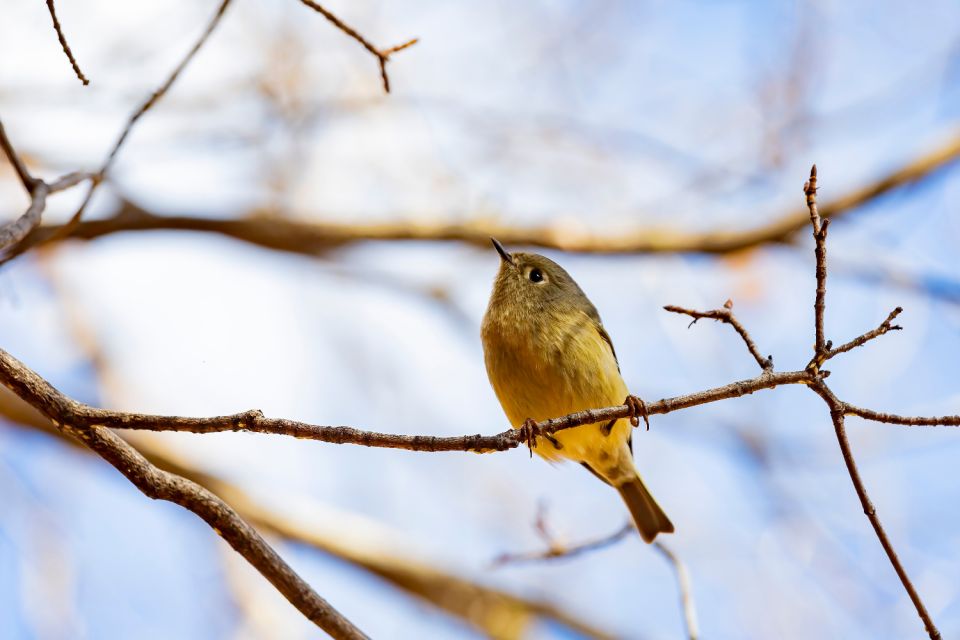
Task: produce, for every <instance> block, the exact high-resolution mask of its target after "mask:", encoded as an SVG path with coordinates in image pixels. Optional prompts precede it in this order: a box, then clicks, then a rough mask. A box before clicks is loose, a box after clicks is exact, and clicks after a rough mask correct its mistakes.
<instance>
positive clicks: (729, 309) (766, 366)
mask: <svg viewBox="0 0 960 640" xmlns="http://www.w3.org/2000/svg"><path fill="white" fill-rule="evenodd" d="M664 309H665V310H667V311H669V312H671V313H681V314H684V315H688V316H690V317H691V318H693V321H692V322H691V323H690V324H689V325H688V326H689V327H692V326H693V325H694V324H696V322H697V320H700V319H701V318H709V319H711V320H717V321H718V322H725V323H726V324H729V325H730V326H731V327H733V328H734V330H735V331H736V332H737V333H738V334H740V337H741V338H743V342H744V344H746V345H747V350H748V351H749V352H750V355H752V356H753V359H754V360H756V361H757V364H758V365H760V369H762V370H763V371H773V356H767V357H766V358H764V357H763V356H762V355H760V350H759V349H757V345H756V344H755V343H754V342H753V338H751V337H750V334H749V333H748V332H747V330H746V329H745V328H744V326H743V325H742V324H740V321H739V320H737V317H736V316H735V315H733V301H731V300H727V301H726V302H725V303H724V305H723V308H722V309H713V310H711V311H695V310H693V309H685V308H684V307H678V306H676V305H672V304H669V305H667V306H665V307H664Z"/></svg>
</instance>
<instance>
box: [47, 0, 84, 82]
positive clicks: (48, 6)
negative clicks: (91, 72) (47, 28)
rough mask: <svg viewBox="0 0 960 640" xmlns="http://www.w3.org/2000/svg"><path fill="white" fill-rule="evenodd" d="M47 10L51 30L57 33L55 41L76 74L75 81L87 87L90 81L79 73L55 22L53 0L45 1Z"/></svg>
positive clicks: (61, 32)
mask: <svg viewBox="0 0 960 640" xmlns="http://www.w3.org/2000/svg"><path fill="white" fill-rule="evenodd" d="M47 9H48V10H49V11H50V19H51V20H53V29H54V31H56V32H57V39H58V40H60V47H61V48H62V49H63V52H64V53H65V54H66V56H67V60H69V61H70V66H71V67H73V72H74V73H75V74H77V79H79V80H80V82H82V83H83V85H84V86H87V85H88V84H90V80H88V79H87V76H85V75H83V71H80V65H79V64H77V60H76V58H74V57H73V51H71V50H70V45H68V44H67V37H66V36H65V35H63V29H61V28H60V21H59V20H57V12H56V9H54V6H53V0H47Z"/></svg>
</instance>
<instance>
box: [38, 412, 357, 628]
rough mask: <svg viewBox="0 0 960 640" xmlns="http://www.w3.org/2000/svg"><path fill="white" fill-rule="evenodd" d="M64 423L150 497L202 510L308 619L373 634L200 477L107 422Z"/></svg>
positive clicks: (207, 520) (71, 432)
mask: <svg viewBox="0 0 960 640" xmlns="http://www.w3.org/2000/svg"><path fill="white" fill-rule="evenodd" d="M51 418H52V419H54V418H53V417H52V416H51ZM54 422H55V424H56V419H54ZM60 428H61V429H62V430H63V431H64V432H66V433H68V434H70V435H71V436H73V437H74V438H77V439H78V440H80V441H81V442H82V443H83V444H84V445H86V446H87V447H88V448H90V449H91V450H92V451H94V452H95V453H96V454H97V455H99V456H100V457H101V458H103V459H104V460H106V461H107V462H109V463H110V464H111V465H113V466H114V467H115V468H116V469H117V470H118V471H119V472H120V473H122V474H123V475H124V476H126V478H127V479H128V480H129V481H130V482H132V483H133V484H134V485H135V486H136V487H137V488H138V489H140V491H141V492H143V494H144V495H146V496H147V497H149V498H153V499H155V500H166V501H168V502H173V503H174V504H178V505H180V506H182V507H183V508H185V509H187V510H189V511H192V512H193V513H195V514H197V515H198V516H200V518H201V519H203V520H204V521H205V522H206V523H207V524H208V525H210V527H211V528H212V529H213V530H214V531H216V532H217V533H218V534H219V535H220V536H221V537H222V538H223V539H224V540H225V541H226V542H227V543H228V544H229V545H230V546H231V547H233V548H234V550H235V551H236V552H237V553H239V554H240V555H241V556H243V557H244V558H245V559H246V560H247V562H249V563H250V564H251V565H253V567H254V568H256V569H257V571H259V572H260V573H261V574H262V575H263V577H265V578H266V579H267V580H269V581H270V583H271V584H272V585H273V586H274V587H276V589H277V591H279V592H280V593H282V594H283V596H284V597H285V598H286V599H287V600H289V601H290V603H291V604H292V605H293V606H295V607H296V608H297V609H299V610H300V612H301V613H302V614H303V615H304V616H306V618H307V619H308V620H310V621H311V622H313V623H314V624H316V625H317V626H318V627H320V628H321V629H323V630H324V631H326V632H327V633H328V634H330V636H332V637H334V638H345V639H351V640H353V639H362V638H366V637H367V636H366V635H364V634H363V633H362V632H361V631H360V630H359V629H357V628H356V627H355V626H354V625H353V624H352V623H351V622H350V621H349V620H347V619H346V618H344V617H343V616H342V615H341V614H340V613H339V612H338V611H337V610H336V609H334V608H333V607H332V606H331V605H330V604H329V603H328V602H327V601H326V600H324V599H323V598H322V597H320V596H319V595H318V594H317V593H316V592H315V591H314V590H313V588H312V587H310V585H308V584H307V583H306V582H305V581H304V580H303V578H301V577H300V576H299V575H297V574H296V573H295V572H294V571H293V569H291V568H290V566H289V565H288V564H287V563H286V562H285V561H284V560H283V558H281V557H280V556H279V554H277V552H276V551H274V550H273V548H272V547H271V546H270V545H269V544H267V542H266V541H265V540H264V539H263V538H262V537H261V536H260V534H259V533H257V532H256V530H254V528H253V527H251V526H250V525H249V524H247V523H246V522H245V521H244V520H243V519H242V518H241V517H240V516H239V515H237V512H236V511H234V510H233V509H232V508H231V507H230V506H229V505H228V504H227V503H225V502H224V501H223V500H221V499H220V498H218V497H217V496H216V495H214V494H213V493H211V492H210V491H208V490H206V489H204V488H203V487H201V486H200V485H198V484H196V483H195V482H191V481H190V480H187V479H186V478H183V477H181V476H178V475H175V474H173V473H170V472H167V471H161V470H160V469H158V468H156V467H155V466H153V465H152V464H150V462H148V461H147V459H146V458H144V457H143V455H141V454H140V452H138V451H137V450H136V449H134V448H133V447H132V446H130V445H129V444H128V443H127V442H125V441H124V440H123V439H121V438H120V437H118V436H117V435H116V434H114V433H113V432H112V431H110V430H109V429H107V428H105V427H99V426H90V427H76V426H74V425H70V424H62V423H61V425H60Z"/></svg>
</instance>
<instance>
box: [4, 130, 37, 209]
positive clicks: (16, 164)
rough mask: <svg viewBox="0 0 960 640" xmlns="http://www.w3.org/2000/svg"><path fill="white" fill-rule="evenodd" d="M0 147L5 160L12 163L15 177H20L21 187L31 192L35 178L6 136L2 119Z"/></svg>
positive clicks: (35, 183) (35, 182) (34, 184)
mask: <svg viewBox="0 0 960 640" xmlns="http://www.w3.org/2000/svg"><path fill="white" fill-rule="evenodd" d="M0 148H2V149H3V153H4V155H6V156H7V160H9V161H10V164H11V165H13V169H14V171H16V172H17V177H18V178H20V184H22V185H23V188H24V189H26V191H27V193H33V189H34V187H35V186H36V185H37V179H36V178H34V177H33V176H32V175H30V171H29V170H28V169H27V165H25V164H24V163H23V160H22V159H20V156H19V155H18V154H17V152H16V150H15V149H14V148H13V144H12V143H11V142H10V138H8V137H7V131H6V129H4V128H3V122H2V121H0Z"/></svg>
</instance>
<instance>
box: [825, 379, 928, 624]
mask: <svg viewBox="0 0 960 640" xmlns="http://www.w3.org/2000/svg"><path fill="white" fill-rule="evenodd" d="M810 388H811V389H813V391H814V392H815V393H817V394H818V395H819V396H820V397H821V398H823V401H824V402H826V403H827V406H828V407H830V418H831V419H832V420H833V427H834V430H835V431H836V434H837V443H838V444H839V445H840V453H841V455H842V456H843V462H844V464H845V465H846V467H847V473H849V474H850V481H851V482H852V483H853V488H854V490H855V491H856V492H857V498H859V499H860V505H861V506H862V507H863V513H864V514H866V516H867V519H868V520H870V524H871V525H872V526H873V530H874V532H875V533H876V534H877V539H878V540H879V541H880V545H881V546H882V547H883V550H884V552H885V553H886V554H887V558H889V560H890V564H891V565H893V569H894V571H896V573H897V576H898V577H899V578H900V582H901V583H902V584H903V588H904V589H905V590H906V592H907V595H908V596H909V597H910V600H911V601H912V602H913V606H914V607H915V608H916V610H917V614H918V615H919V616H920V619H921V620H922V621H923V625H924V628H925V629H926V630H927V635H929V636H930V640H940V638H941V636H940V632H939V631H938V630H937V627H936V625H935V624H934V623H933V619H932V618H931V617H930V613H929V612H928V611H927V608H926V606H924V604H923V600H921V599H920V595H919V594H918V593H917V590H916V588H915V587H914V586H913V583H912V582H911V581H910V578H909V576H907V571H906V569H904V568H903V564H901V562H900V558H899V556H897V552H896V550H895V549H894V548H893V544H892V543H891V542H890V538H888V537H887V532H886V531H885V530H884V528H883V525H882V524H881V523H880V517H879V516H878V515H877V509H876V507H875V506H873V502H872V501H871V500H870V496H869V495H868V494H867V488H866V486H865V485H864V484H863V478H861V477H860V471H859V470H858V469H857V463H856V461H855V460H854V457H853V451H852V450H851V449H850V441H849V440H848V439H847V431H846V428H845V426H844V413H845V412H846V409H847V408H846V405H845V404H844V403H843V402H841V401H840V400H839V399H838V398H837V397H836V396H835V395H834V394H833V392H832V391H831V390H830V389H829V388H828V387H827V385H826V384H824V383H823V381H818V382H816V383H814V384H812V385H811V386H810Z"/></svg>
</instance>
